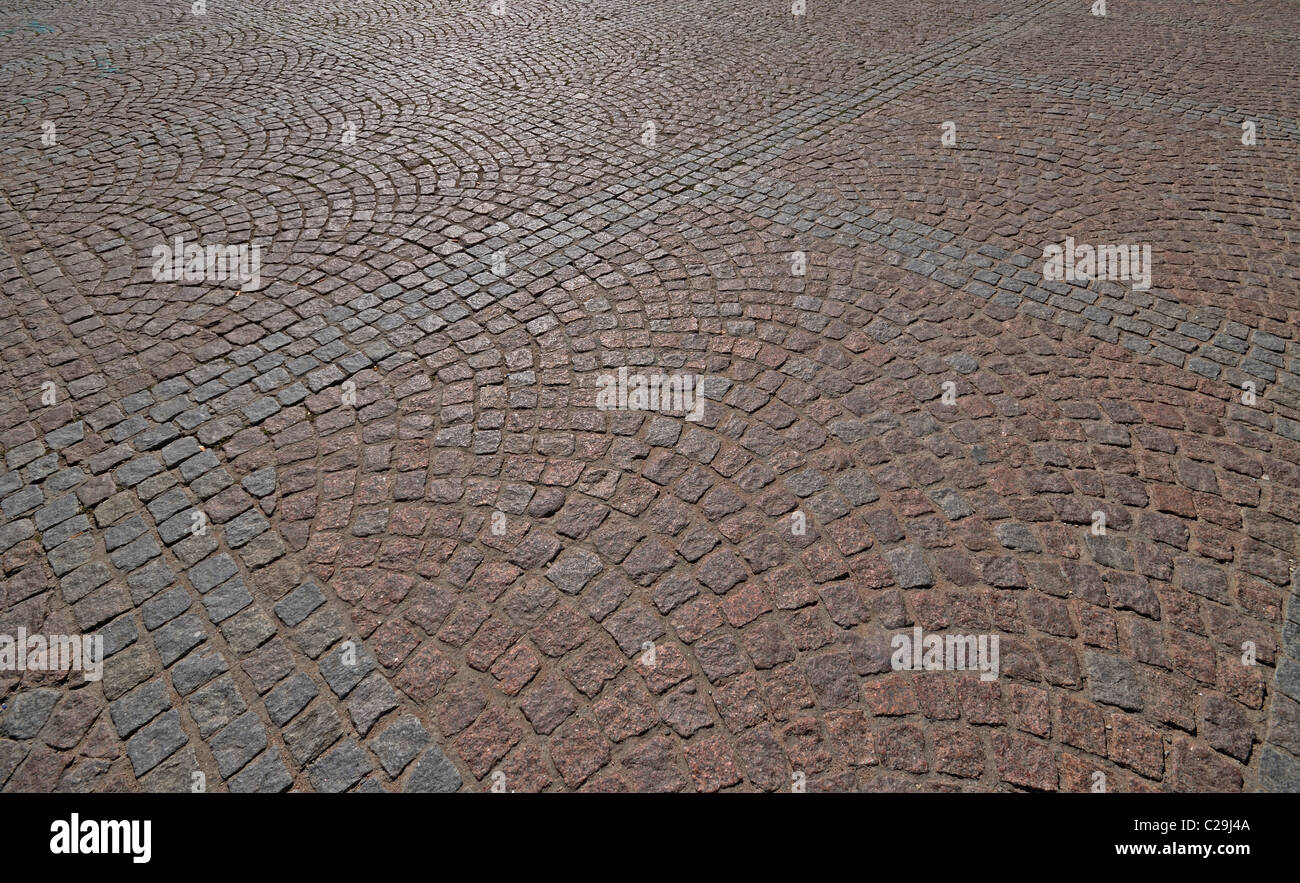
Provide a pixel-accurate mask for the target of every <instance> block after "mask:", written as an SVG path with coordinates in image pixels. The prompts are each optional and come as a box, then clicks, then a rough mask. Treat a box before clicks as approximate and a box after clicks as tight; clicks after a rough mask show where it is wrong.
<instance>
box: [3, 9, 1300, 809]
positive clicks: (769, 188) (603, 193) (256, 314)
mask: <svg viewBox="0 0 1300 883" xmlns="http://www.w3.org/2000/svg"><path fill="white" fill-rule="evenodd" d="M806 3H807V8H806V13H805V14H803V15H794V14H792V8H791V6H790V4H789V3H787V2H786V0H762V2H748V0H747V2H739V0H718V2H712V3H707V4H682V3H670V2H665V0H637V2H628V0H591V2H582V0H496V2H495V3H493V2H492V0H481V2H480V0H474V2H464V0H454V2H449V0H389V2H380V0H349V2H338V0H334V2H328V0H327V2H314V3H287V2H283V0H266V2H258V3H249V2H238V0H207V6H206V11H205V12H204V13H203V14H201V15H200V14H196V13H195V12H194V10H193V8H192V7H191V6H190V5H189V3H187V2H181V0H167V2H163V0H125V2H119V3H111V4H110V3H107V2H96V0H81V2H76V3H62V2H60V3H56V2H52V0H45V2H24V0H18V2H16V3H15V2H9V3H6V4H4V9H3V10H2V11H0V102H2V103H3V116H2V117H0V133H2V135H3V137H0V285H3V292H4V297H3V299H2V300H0V345H2V346H3V360H2V361H0V392H2V394H3V395H2V397H0V461H2V462H0V467H2V468H0V564H2V566H3V577H4V584H3V590H2V591H0V608H2V609H3V615H2V616H0V635H4V636H15V635H17V634H18V633H19V630H20V629H21V630H25V633H26V634H27V635H41V636H56V635H70V636H79V635H97V636H99V637H100V638H101V639H102V642H103V653H104V656H105V659H104V661H103V671H102V679H100V680H94V679H91V680H87V679H86V676H85V675H84V674H82V673H80V672H78V673H72V674H69V673H68V672H66V671H40V670H35V671H33V670H27V671H18V670H15V669H16V665H14V664H10V665H9V666H7V667H6V666H3V665H0V668H3V669H5V670H0V704H3V710H0V785H3V789H4V790H6V791H48V790H58V791H123V790H126V791H133V790H148V791H169V790H181V791H190V790H211V791H224V790H230V791H283V790H288V789H293V790H317V791H343V790H363V791H376V790H385V791H453V790H471V791H473V790H490V789H496V790H509V791H534V790H551V791H560V790H584V791H586V790H591V791H596V790H636V791H643V790H684V791H692V790H698V791H715V790H766V791H783V790H791V789H792V788H793V789H795V790H798V789H800V788H803V787H806V788H807V789H808V790H836V791H841V790H867V791H913V790H931V791H957V790H964V791H998V790H1024V789H1034V790H1049V791H1050V790H1084V791H1090V790H1098V789H1099V788H1105V789H1106V790H1110V791H1134V790H1173V791H1203V790H1227V791H1235V790H1291V791H1295V790H1300V760H1298V759H1297V758H1298V757H1300V598H1298V597H1297V596H1296V595H1295V594H1294V593H1295V583H1294V582H1293V571H1294V567H1295V558H1296V555H1297V539H1296V537H1297V524H1300V342H1298V340H1297V318H1298V317H1300V282H1298V280H1300V259H1298V258H1297V255H1300V218H1298V217H1297V210H1296V205H1297V200H1296V196H1297V186H1300V184H1298V180H1300V179H1298V178H1297V159H1298V158H1300V157H1298V152H1300V106H1298V105H1297V98H1298V97H1300V89H1298V88H1297V85H1296V84H1297V82H1300V77H1298V76H1297V74H1298V72H1300V71H1298V69H1300V18H1297V16H1296V10H1297V7H1296V6H1295V4H1294V3H1291V2H1285V0H1261V2H1256V3H1251V4H1229V5H1224V4H1221V3H1217V2H1209V0H1181V2H1172V0H1149V2H1143V3H1137V2H1132V0H1110V2H1109V8H1108V9H1107V10H1106V14H1105V15H1104V16H1102V15H1095V14H1093V10H1091V9H1090V5H1091V4H1090V3H1089V2H1088V0H1044V2H1031V3H1024V2H1001V0H970V2H965V3H960V4H944V3H938V2H924V0H901V2H898V3H889V4H875V3H854V2H848V0H806ZM948 122H951V123H953V126H946V125H945V124H946V123H948ZM648 124H649V125H648ZM1252 134H1253V137H1251V136H1252ZM175 237H184V242H189V243H197V244H200V245H219V246H227V245H232V246H234V245H241V244H243V245H250V246H251V245H253V244H256V245H258V246H259V247H260V248H261V251H260V277H261V280H260V281H261V285H260V287H257V286H254V285H252V284H249V285H246V286H245V288H246V289H248V290H244V291H241V290H240V289H239V284H240V280H238V279H236V280H229V279H228V280H226V281H225V282H222V281H220V280H214V279H210V278H206V277H203V278H191V279H189V280H188V281H186V280H185V279H184V278H182V279H179V280H176V281H168V280H167V279H159V278H156V274H155V272H154V264H155V258H156V257H157V255H156V254H155V252H154V249H155V248H156V247H168V246H170V245H171V244H172V243H173V242H174V240H175ZM1067 237H1072V238H1073V239H1074V240H1075V241H1077V242H1080V243H1097V244H1103V243H1131V244H1133V245H1148V246H1149V247H1150V249H1151V255H1152V258H1151V264H1150V269H1151V280H1152V284H1151V285H1150V287H1149V288H1148V289H1143V288H1142V287H1141V286H1140V285H1135V284H1131V280H1124V279H1119V280H1110V281H1103V280H1100V279H1094V280H1092V281H1089V280H1086V279H1085V280H1082V281H1067V280H1055V281H1052V280H1048V279H1047V278H1045V274H1044V259H1043V255H1044V246H1045V245H1048V244H1053V243H1063V242H1064V241H1065V240H1066V238H1067ZM801 256H802V259H801ZM254 257H255V258H256V255H255V256H254ZM199 269H200V270H202V269H203V267H200V268H199ZM208 269H212V268H211V267H209V268H208ZM620 368H627V369H629V370H631V371H632V372H633V373H634V374H635V373H636V372H642V373H649V374H658V373H660V372H663V373H671V374H676V375H682V374H685V375H699V376H700V377H702V378H703V381H702V385H703V390H704V395H705V396H706V397H707V402H706V404H705V407H704V410H703V414H702V416H701V417H700V419H698V420H694V419H692V420H686V419H683V417H682V416H681V414H680V413H679V412H674V413H667V414H665V413H658V412H647V411H638V410H607V409H604V408H601V407H597V398H596V396H597V392H598V388H599V386H600V384H601V382H602V381H601V378H602V377H607V376H609V375H611V374H614V373H616V372H617V371H618V369H620ZM914 628H920V629H922V630H923V632H924V633H926V634H936V633H937V634H941V635H954V634H972V635H983V636H988V637H990V638H992V637H996V638H997V639H998V641H999V645H998V646H999V647H1000V657H999V659H1000V662H999V670H998V677H996V678H994V679H991V680H990V679H982V678H980V677H979V676H978V675H977V674H976V673H974V672H969V671H925V670H922V671H907V670H898V668H897V666H896V665H895V664H894V662H893V661H892V660H891V657H892V656H893V655H894V654H893V645H892V643H891V641H892V640H893V638H894V636H895V635H900V634H901V635H907V636H912V635H914V634H915V632H914V631H913V630H914ZM3 642H4V638H0V662H3V653H2V651H3V650H4V643H3ZM91 677H92V678H93V673H92V675H91Z"/></svg>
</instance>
